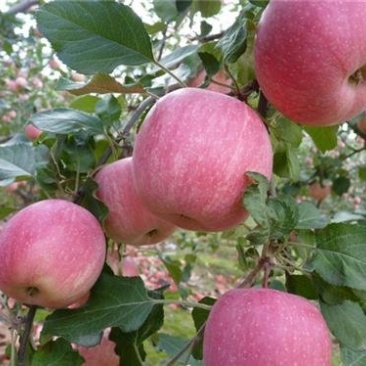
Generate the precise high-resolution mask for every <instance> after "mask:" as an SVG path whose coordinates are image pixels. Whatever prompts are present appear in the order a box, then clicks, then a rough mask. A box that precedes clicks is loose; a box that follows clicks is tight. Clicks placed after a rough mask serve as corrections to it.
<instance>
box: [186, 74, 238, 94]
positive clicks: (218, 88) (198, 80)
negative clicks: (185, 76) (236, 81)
mask: <svg viewBox="0 0 366 366" xmlns="http://www.w3.org/2000/svg"><path fill="white" fill-rule="evenodd" d="M205 77H206V72H205V70H200V71H199V73H198V74H197V75H196V76H195V77H194V78H192V79H190V80H188V82H187V85H188V86H189V87H192V88H196V87H199V86H200V85H201V84H202V83H203V82H204V80H205ZM213 79H214V80H215V81H218V82H219V83H221V84H226V85H231V84H232V80H231V79H230V78H229V77H228V76H227V75H226V74H225V71H224V70H219V72H218V73H217V74H216V75H214V76H213ZM206 89H207V90H212V91H215V92H218V93H223V94H227V93H230V92H231V88H230V87H225V86H223V85H219V84H215V83H213V82H211V83H210V84H209V85H208V86H207V88H206Z"/></svg>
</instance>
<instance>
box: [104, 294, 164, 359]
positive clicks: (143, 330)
mask: <svg viewBox="0 0 366 366" xmlns="http://www.w3.org/2000/svg"><path fill="white" fill-rule="evenodd" d="M149 295H150V296H151V297H152V298H154V299H163V294H162V291H150V292H149ZM163 324H164V305H163V304H157V305H154V307H153V308H152V310H151V312H150V314H149V316H148V317H147V319H146V320H145V322H144V324H143V325H142V326H141V327H140V328H139V329H138V330H137V331H134V332H129V333H126V332H123V331H122V330H121V329H119V328H112V331H111V333H110V335H109V339H111V340H112V341H113V342H115V343H116V345H117V346H116V352H117V354H118V355H119V356H120V357H121V359H123V360H124V362H128V363H126V365H131V366H132V365H136V366H140V365H141V363H139V359H140V358H143V356H144V351H143V348H142V342H143V341H145V340H146V339H147V338H148V337H150V336H151V335H153V334H154V333H156V332H157V331H158V330H159V329H160V328H161V327H162V326H163ZM127 360H128V361H127Z"/></svg>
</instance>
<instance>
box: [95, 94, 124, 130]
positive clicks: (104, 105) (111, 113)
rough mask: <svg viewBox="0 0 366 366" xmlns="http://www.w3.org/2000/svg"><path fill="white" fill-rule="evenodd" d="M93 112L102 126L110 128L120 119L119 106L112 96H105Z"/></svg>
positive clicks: (120, 109)
mask: <svg viewBox="0 0 366 366" xmlns="http://www.w3.org/2000/svg"><path fill="white" fill-rule="evenodd" d="M95 112H96V114H97V115H98V117H99V118H100V119H101V121H102V122H103V125H104V126H108V127H109V126H112V125H113V124H114V123H116V122H118V121H119V119H120V117H121V112H122V108H121V104H120V103H119V101H118V99H117V98H116V97H114V96H113V95H106V96H105V97H104V98H103V99H101V100H100V101H99V102H98V103H97V105H96V106H95Z"/></svg>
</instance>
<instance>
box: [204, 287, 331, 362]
mask: <svg viewBox="0 0 366 366" xmlns="http://www.w3.org/2000/svg"><path fill="white" fill-rule="evenodd" d="M331 352H332V347H331V340H330V336H329V331H328V328H327V325H326V323H325V321H324V319H323V317H322V315H321V313H320V311H319V310H318V309H317V308H316V307H315V306H314V305H313V304H312V303H311V302H309V301H308V300H305V299H304V298H302V297H299V296H296V295H291V294H288V293H285V292H281V291H277V290H272V289H260V288H252V289H234V290H230V291H228V292H226V293H225V294H224V295H222V296H221V297H220V298H219V299H218V300H217V301H216V303H215V304H214V306H213V307H212V309H211V312H210V314H209V317H208V319H207V323H206V328H205V333H204V339H203V361H204V364H205V366H222V365H225V366H265V365H271V366H282V365H289V366H290V365H296V366H310V365H311V366H330V365H331Z"/></svg>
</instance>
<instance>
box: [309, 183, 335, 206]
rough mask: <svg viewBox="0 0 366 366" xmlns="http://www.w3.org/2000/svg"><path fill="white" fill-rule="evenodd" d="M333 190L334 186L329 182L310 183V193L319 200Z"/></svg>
mask: <svg viewBox="0 0 366 366" xmlns="http://www.w3.org/2000/svg"><path fill="white" fill-rule="evenodd" d="M331 190H332V187H331V185H330V183H328V182H323V183H320V182H318V181H315V182H313V183H311V184H310V185H309V194H310V196H311V197H313V198H314V199H315V200H317V201H320V200H323V199H325V198H327V197H328V196H329V195H330V192H331Z"/></svg>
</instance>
